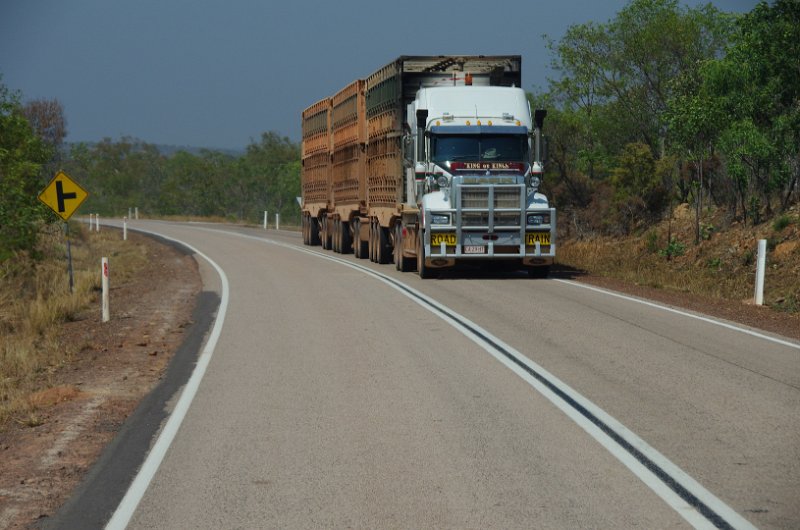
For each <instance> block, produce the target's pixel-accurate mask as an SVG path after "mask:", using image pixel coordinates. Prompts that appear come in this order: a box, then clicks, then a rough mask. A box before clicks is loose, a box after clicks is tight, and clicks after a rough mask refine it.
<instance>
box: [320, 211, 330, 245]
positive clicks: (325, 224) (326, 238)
mask: <svg viewBox="0 0 800 530" xmlns="http://www.w3.org/2000/svg"><path fill="white" fill-rule="evenodd" d="M320 237H321V239H322V248H323V250H330V249H331V220H330V219H328V217H327V216H324V217H323V218H322V230H321V233H320Z"/></svg>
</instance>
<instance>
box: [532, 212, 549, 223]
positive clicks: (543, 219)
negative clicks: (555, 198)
mask: <svg viewBox="0 0 800 530" xmlns="http://www.w3.org/2000/svg"><path fill="white" fill-rule="evenodd" d="M528 224H529V225H533V226H538V225H549V224H550V214H540V213H535V214H532V213H531V214H528Z"/></svg>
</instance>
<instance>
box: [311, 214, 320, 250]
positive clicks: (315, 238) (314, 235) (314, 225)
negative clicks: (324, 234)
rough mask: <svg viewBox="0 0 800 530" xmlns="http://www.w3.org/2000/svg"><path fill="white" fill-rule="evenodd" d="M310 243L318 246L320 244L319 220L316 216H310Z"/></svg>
mask: <svg viewBox="0 0 800 530" xmlns="http://www.w3.org/2000/svg"><path fill="white" fill-rule="evenodd" d="M308 244H309V245H311V246H317V245H319V244H320V240H319V222H318V221H317V219H316V218H314V217H311V216H309V217H308Z"/></svg>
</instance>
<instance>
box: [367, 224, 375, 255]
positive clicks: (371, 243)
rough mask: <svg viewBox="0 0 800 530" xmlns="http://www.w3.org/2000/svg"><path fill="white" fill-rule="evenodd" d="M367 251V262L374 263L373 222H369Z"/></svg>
mask: <svg viewBox="0 0 800 530" xmlns="http://www.w3.org/2000/svg"><path fill="white" fill-rule="evenodd" d="M368 241H369V249H368V251H367V253H368V254H369V260H370V261H375V222H374V221H370V222H369V240H368Z"/></svg>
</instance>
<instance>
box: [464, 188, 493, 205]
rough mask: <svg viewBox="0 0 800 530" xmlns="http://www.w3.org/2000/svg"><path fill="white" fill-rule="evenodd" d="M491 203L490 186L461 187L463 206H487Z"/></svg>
mask: <svg viewBox="0 0 800 530" xmlns="http://www.w3.org/2000/svg"><path fill="white" fill-rule="evenodd" d="M488 205H489V188H471V187H470V188H468V187H463V188H461V207H462V208H487V207H488Z"/></svg>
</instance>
